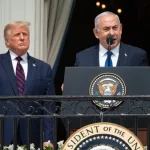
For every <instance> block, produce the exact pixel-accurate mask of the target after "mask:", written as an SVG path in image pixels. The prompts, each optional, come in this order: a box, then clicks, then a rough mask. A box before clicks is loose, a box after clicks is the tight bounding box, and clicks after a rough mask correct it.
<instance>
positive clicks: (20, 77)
mask: <svg viewBox="0 0 150 150" xmlns="http://www.w3.org/2000/svg"><path fill="white" fill-rule="evenodd" d="M16 60H17V61H18V62H17V66H16V84H17V89H18V95H19V96H22V95H23V91H24V87H25V82H26V81H25V74H24V70H23V68H22V65H21V64H20V61H21V60H22V58H21V57H20V56H18V57H16Z"/></svg>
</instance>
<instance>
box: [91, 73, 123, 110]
mask: <svg viewBox="0 0 150 150" xmlns="http://www.w3.org/2000/svg"><path fill="white" fill-rule="evenodd" d="M89 94H90V95H95V96H114V95H125V94H126V86H125V83H124V81H123V79H122V78H121V77H119V76H118V75H116V74H114V73H103V74H100V75H98V76H96V77H95V78H94V79H93V81H92V82H91V84H90V88H89ZM93 102H94V103H95V104H96V105H97V106H99V107H100V108H102V109H103V108H106V109H108V108H112V107H115V106H118V105H119V104H120V103H121V102H122V101H116V100H104V101H98V100H93Z"/></svg>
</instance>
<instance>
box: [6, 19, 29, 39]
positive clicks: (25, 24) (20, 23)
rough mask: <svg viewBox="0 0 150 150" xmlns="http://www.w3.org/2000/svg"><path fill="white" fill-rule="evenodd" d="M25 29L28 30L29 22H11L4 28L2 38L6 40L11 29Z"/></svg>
mask: <svg viewBox="0 0 150 150" xmlns="http://www.w3.org/2000/svg"><path fill="white" fill-rule="evenodd" d="M18 26H19V27H22V26H23V27H27V28H28V29H29V26H30V22H26V21H14V22H11V23H9V24H7V25H6V26H5V28H4V38H6V37H7V36H8V35H9V34H10V32H11V29H12V28H13V27H18Z"/></svg>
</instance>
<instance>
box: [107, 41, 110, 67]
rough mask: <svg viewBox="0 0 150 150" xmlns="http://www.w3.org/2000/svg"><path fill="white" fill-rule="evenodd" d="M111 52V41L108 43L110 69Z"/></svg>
mask: <svg viewBox="0 0 150 150" xmlns="http://www.w3.org/2000/svg"><path fill="white" fill-rule="evenodd" d="M110 50H111V41H110V40H109V42H108V54H107V55H108V66H109V67H110Z"/></svg>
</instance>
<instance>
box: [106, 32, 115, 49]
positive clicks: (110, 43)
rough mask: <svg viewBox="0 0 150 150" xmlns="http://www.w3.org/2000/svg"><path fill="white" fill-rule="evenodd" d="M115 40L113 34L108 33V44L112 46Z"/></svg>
mask: <svg viewBox="0 0 150 150" xmlns="http://www.w3.org/2000/svg"><path fill="white" fill-rule="evenodd" d="M113 41H114V39H113V36H112V35H110V34H108V35H107V38H106V42H107V44H108V47H110V46H111V45H112V44H113ZM109 50H110V49H109Z"/></svg>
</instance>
